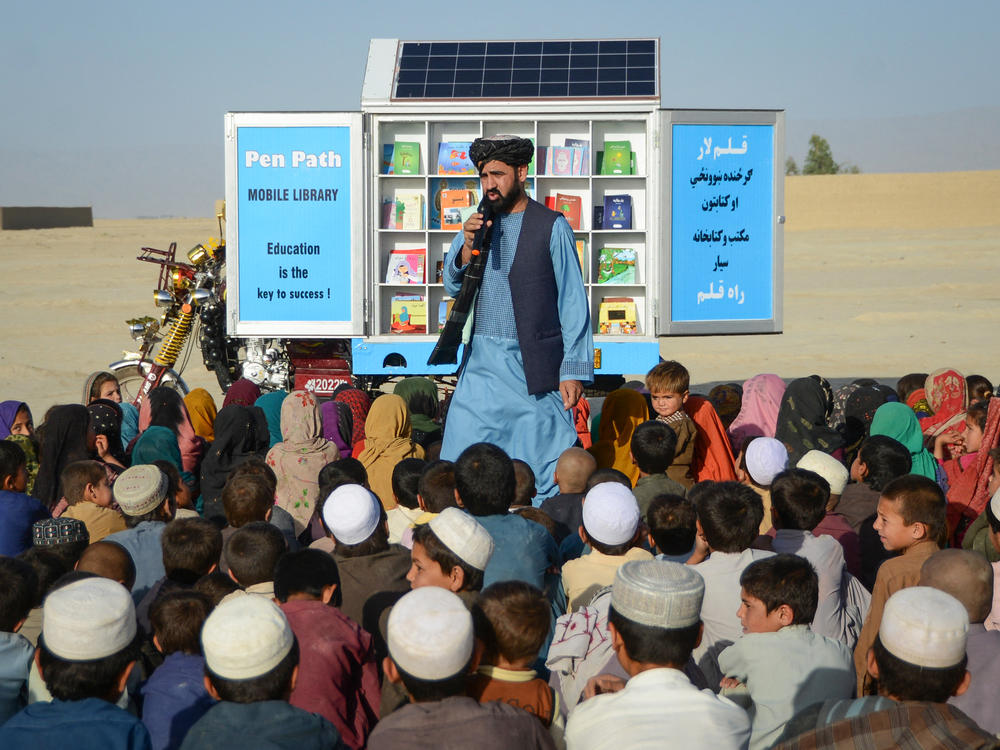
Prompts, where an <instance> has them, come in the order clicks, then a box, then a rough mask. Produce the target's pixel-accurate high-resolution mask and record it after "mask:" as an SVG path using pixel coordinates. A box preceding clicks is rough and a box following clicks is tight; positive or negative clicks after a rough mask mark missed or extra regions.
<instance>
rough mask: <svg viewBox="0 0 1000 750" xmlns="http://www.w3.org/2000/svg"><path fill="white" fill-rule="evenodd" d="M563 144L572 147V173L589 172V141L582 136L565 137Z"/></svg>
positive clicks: (581, 173)
mask: <svg viewBox="0 0 1000 750" xmlns="http://www.w3.org/2000/svg"><path fill="white" fill-rule="evenodd" d="M563 145H564V146H570V147H572V148H573V174H575V175H589V174H590V141H588V140H584V139H583V138H567V139H566V142H565V143H564V144H563Z"/></svg>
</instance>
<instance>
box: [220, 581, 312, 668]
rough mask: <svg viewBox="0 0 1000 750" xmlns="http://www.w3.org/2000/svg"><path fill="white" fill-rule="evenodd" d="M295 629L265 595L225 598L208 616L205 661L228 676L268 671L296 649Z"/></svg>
mask: <svg viewBox="0 0 1000 750" xmlns="http://www.w3.org/2000/svg"><path fill="white" fill-rule="evenodd" d="M293 642H294V637H293V636H292V629H291V628H290V627H289V625H288V620H287V619H285V614H284V612H282V611H281V610H280V609H279V608H278V605H276V604H275V603H274V602H273V601H271V600H270V599H265V598H264V597H262V596H238V597H235V598H233V599H227V600H226V601H223V602H221V603H220V604H219V606H217V607H216V608H215V610H213V612H212V614H210V615H209V616H208V619H207V620H205V625H204V626H203V627H202V629H201V645H202V649H203V650H204V651H205V664H206V666H208V668H209V669H210V670H212V673H213V674H216V675H218V676H219V677H222V678H223V679H226V680H249V679H251V678H253V677H260V676H261V675H262V674H267V673H268V672H270V671H271V670H272V669H274V668H275V667H276V666H278V665H279V664H280V663H281V660H282V659H284V658H285V657H286V656H287V655H288V652H289V651H291V650H292V643H293Z"/></svg>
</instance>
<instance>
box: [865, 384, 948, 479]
mask: <svg viewBox="0 0 1000 750" xmlns="http://www.w3.org/2000/svg"><path fill="white" fill-rule="evenodd" d="M869 434H871V435H885V436H886V437H891V438H892V439H893V440H897V441H899V442H900V443H902V444H903V447H905V448H906V450H908V451H909V452H910V460H911V462H912V463H911V466H910V473H911V474H920V475H921V476H924V477H927V478H928V479H933V480H934V481H935V482H937V481H938V471H937V462H936V461H935V460H934V456H932V455H931V453H930V451H928V450H927V449H926V448H925V447H924V435H923V433H922V432H921V431H920V423H919V422H918V421H917V415H916V414H914V413H913V410H912V409H911V408H910V407H909V406H907V405H906V404H901V403H899V402H898V401H896V402H890V403H886V404H882V405H881V406H880V407H879V408H878V409H876V410H875V416H874V417H872V424H871V427H870V428H869Z"/></svg>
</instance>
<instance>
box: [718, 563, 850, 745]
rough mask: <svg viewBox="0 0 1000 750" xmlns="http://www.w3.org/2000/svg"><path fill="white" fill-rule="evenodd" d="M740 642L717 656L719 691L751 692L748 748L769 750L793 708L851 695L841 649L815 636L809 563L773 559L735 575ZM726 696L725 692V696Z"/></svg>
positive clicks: (813, 575)
mask: <svg viewBox="0 0 1000 750" xmlns="http://www.w3.org/2000/svg"><path fill="white" fill-rule="evenodd" d="M740 586H741V589H740V599H741V605H740V609H739V615H740V622H742V624H743V631H744V635H743V637H741V638H739V639H737V640H736V642H735V643H733V645H732V646H730V647H729V648H727V649H726V650H725V651H723V652H722V653H721V654H719V669H720V670H722V673H723V674H725V675H726V677H725V679H723V680H722V687H723V689H724V691H725V690H729V689H733V688H737V687H738V686H739V685H745V686H746V689H747V690H748V691H749V693H750V701H751V705H750V708H749V709H748V712H749V714H750V720H751V729H750V748H751V750H761V749H762V748H769V747H771V745H772V744H773V743H774V742H775V741H776V740H777V739H778V737H779V736H780V735H781V731H782V729H783V728H784V726H785V723H786V722H787V721H788V720H789V719H791V718H792V716H794V715H795V713H796V712H797V710H798V709H801V708H803V707H805V706H809V705H811V704H813V703H816V702H818V701H824V700H833V699H836V698H850V697H851V696H852V695H853V694H854V665H853V663H852V662H851V652H850V650H849V649H848V648H847V646H845V645H844V644H843V643H841V642H840V641H838V640H834V639H832V638H827V637H825V636H823V635H819V634H818V633H815V632H813V631H812V630H811V629H810V627H809V623H810V622H812V621H813V617H814V614H815V612H816V603H817V598H818V596H817V595H818V591H819V586H818V582H817V578H816V573H815V571H814V570H813V567H812V565H810V564H809V561H808V560H806V559H805V558H803V557H799V556H798V555H787V554H778V555H775V556H774V557H769V558H767V559H766V560H759V561H758V562H755V563H752V564H751V565H748V566H747V568H746V569H745V570H744V571H743V574H742V575H741V576H740ZM724 694H725V692H724Z"/></svg>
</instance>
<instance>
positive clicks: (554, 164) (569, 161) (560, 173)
mask: <svg viewBox="0 0 1000 750" xmlns="http://www.w3.org/2000/svg"><path fill="white" fill-rule="evenodd" d="M548 151H549V155H548V156H547V157H546V162H547V164H548V166H549V171H548V174H551V175H555V176H557V177H569V176H571V175H572V174H573V149H571V148H566V147H564V146H549V147H548Z"/></svg>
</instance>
